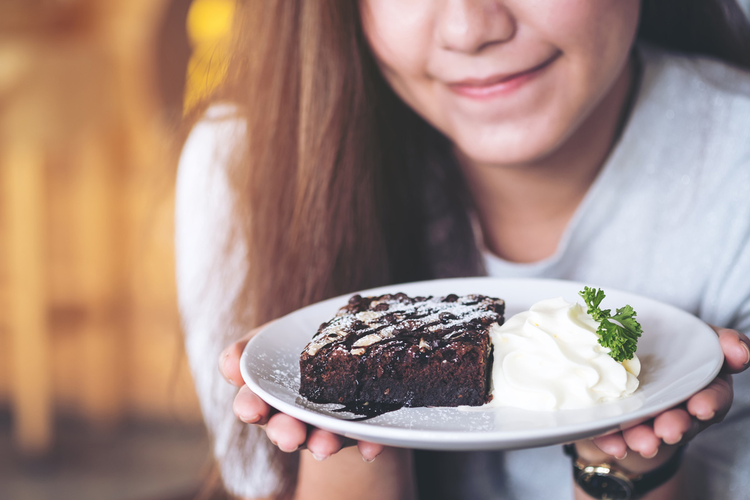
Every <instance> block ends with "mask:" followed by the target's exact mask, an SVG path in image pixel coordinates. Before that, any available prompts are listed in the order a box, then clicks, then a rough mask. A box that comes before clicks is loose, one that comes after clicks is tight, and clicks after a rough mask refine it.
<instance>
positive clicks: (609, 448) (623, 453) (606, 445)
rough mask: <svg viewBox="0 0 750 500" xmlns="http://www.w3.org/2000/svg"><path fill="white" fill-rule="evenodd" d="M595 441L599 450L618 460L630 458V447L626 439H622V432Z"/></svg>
mask: <svg viewBox="0 0 750 500" xmlns="http://www.w3.org/2000/svg"><path fill="white" fill-rule="evenodd" d="M593 441H594V444H595V445H596V446H597V448H599V449H600V450H602V451H603V452H604V453H606V454H607V455H612V456H613V457H615V458H617V459H618V460H623V459H624V458H625V457H627V456H628V445H627V443H625V438H623V437H622V432H615V433H613V434H607V435H606V436H599V437H595V438H594V439H593Z"/></svg>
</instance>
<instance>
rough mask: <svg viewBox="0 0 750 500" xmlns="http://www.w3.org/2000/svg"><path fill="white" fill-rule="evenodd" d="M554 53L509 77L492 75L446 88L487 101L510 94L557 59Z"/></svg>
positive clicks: (468, 79) (455, 83)
mask: <svg viewBox="0 0 750 500" xmlns="http://www.w3.org/2000/svg"><path fill="white" fill-rule="evenodd" d="M559 56H560V53H559V52H558V53H556V54H555V55H554V56H552V57H550V58H549V59H547V60H546V61H544V62H543V63H541V64H538V65H537V66H534V67H533V68H530V69H528V70H525V71H521V72H519V73H513V74H510V75H494V76H491V77H488V78H482V79H473V78H467V79H465V80H461V81H459V82H453V83H449V84H448V88H449V89H451V90H452V91H453V92H455V93H456V94H458V95H462V96H465V97H471V98H473V99H488V98H491V97H495V96H497V95H500V94H505V93H508V92H512V91H513V90H515V89H517V88H519V87H521V86H522V85H523V84H524V83H526V82H528V81H529V80H532V79H534V78H535V77H537V76H538V75H540V74H541V73H542V72H543V71H544V70H545V69H546V68H548V67H549V66H550V65H551V64H552V63H553V62H554V61H555V60H556V59H557V58H558V57H559Z"/></svg>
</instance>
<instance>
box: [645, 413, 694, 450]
mask: <svg viewBox="0 0 750 500" xmlns="http://www.w3.org/2000/svg"><path fill="white" fill-rule="evenodd" d="M692 428H693V419H692V418H691V417H690V414H689V413H688V412H687V411H686V410H684V409H683V408H672V409H671V410H668V411H665V412H664V413H662V414H661V415H659V416H658V417H656V418H655V419H654V434H655V435H656V437H658V438H660V439H661V440H662V441H664V442H665V443H666V444H677V443H679V442H680V441H682V439H683V438H684V437H686V435H688V436H687V437H692V436H689V434H690V432H689V431H690V430H691V429H692Z"/></svg>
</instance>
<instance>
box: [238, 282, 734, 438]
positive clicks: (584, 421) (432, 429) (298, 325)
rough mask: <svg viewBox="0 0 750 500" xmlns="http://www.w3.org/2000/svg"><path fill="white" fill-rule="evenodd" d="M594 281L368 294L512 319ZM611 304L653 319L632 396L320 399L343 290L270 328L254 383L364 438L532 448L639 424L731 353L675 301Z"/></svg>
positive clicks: (262, 339)
mask: <svg viewBox="0 0 750 500" xmlns="http://www.w3.org/2000/svg"><path fill="white" fill-rule="evenodd" d="M583 287H584V284H582V283H575V282H570V281H556V280H530V279H494V278H465V279H450V280H435V281H423V282H419V283H408V284H402V285H395V286H387V287H382V288H377V289H372V290H366V291H363V292H360V293H361V294H362V295H380V294H383V293H396V292H404V293H406V294H408V295H412V296H415V295H423V296H424V295H435V296H442V295H448V294H451V293H455V294H457V295H465V294H472V293H475V294H483V295H489V296H492V297H499V298H502V299H504V300H505V303H506V312H505V317H506V318H509V317H511V316H512V315H514V314H516V313H519V312H522V311H525V310H527V309H528V308H529V307H530V306H531V305H532V304H534V303H535V302H538V301H540V300H544V299H549V298H554V297H563V298H565V299H566V300H568V301H569V302H574V301H578V302H581V303H582V302H583V299H580V297H579V296H578V292H579V290H582V289H583ZM604 291H605V293H606V294H607V297H606V298H605V299H604V302H603V303H602V308H611V309H614V308H617V307H622V306H623V305H625V304H630V305H632V306H633V308H634V309H635V310H636V311H637V313H638V320H639V321H640V323H641V324H642V325H643V332H644V333H643V336H642V337H641V339H640V341H639V343H638V353H637V354H638V357H639V358H640V359H641V364H642V371H641V375H640V376H639V379H640V387H639V388H638V390H637V391H636V392H635V393H634V394H633V395H632V396H630V397H627V398H624V399H620V400H617V401H614V402H610V403H604V404H600V405H597V406H594V407H591V408H586V409H582V410H560V411H551V412H547V411H539V412H535V411H528V410H521V409H514V408H484V407H472V408H469V407H458V408H402V409H400V410H397V411H393V412H390V413H385V414H383V415H380V416H377V417H375V418H372V419H369V420H364V421H353V420H352V419H353V418H356V416H355V415H352V414H350V413H345V412H334V411H333V410H336V409H338V408H341V405H336V404H316V403H312V402H310V401H308V400H307V399H305V398H303V397H302V396H300V395H299V392H298V389H299V355H300V353H301V352H302V350H303V349H304V347H305V345H306V344H307V343H308V342H309V341H310V339H311V338H312V336H313V334H314V333H315V332H316V331H317V329H318V326H320V324H321V323H323V322H324V321H327V320H328V319H330V318H331V317H332V316H333V315H334V314H335V313H336V311H337V310H338V308H339V307H341V306H343V305H345V304H346V303H347V300H348V297H349V296H350V295H347V296H342V297H337V298H334V299H330V300H326V301H324V302H320V303H318V304H314V305H311V306H308V307H305V308H303V309H300V310H298V311H295V312H293V313H291V314H289V315H287V316H284V317H283V318H280V319H278V320H276V321H274V322H273V323H271V324H269V325H268V326H266V327H265V328H264V329H263V330H262V331H260V332H259V333H258V334H257V335H256V336H255V337H254V338H253V339H252V340H251V341H250V342H249V343H248V345H247V348H246V349H245V352H244V353H243V355H242V359H241V369H242V376H243V377H244V379H245V382H246V383H247V385H248V386H249V387H250V388H251V389H252V390H253V391H254V392H255V393H256V394H258V395H259V396H260V397H261V398H262V399H263V400H264V401H266V402H267V403H268V404H270V405H271V406H273V407H274V408H277V409H278V410H279V411H282V412H284V413H287V414H288V415H291V416H293V417H295V418H297V419H299V420H302V421H304V422H307V423H308V424H310V425H313V426H316V427H320V428H322V429H326V430H329V431H331V432H335V433H337V434H341V435H344V436H347V437H350V438H354V439H364V440H367V441H372V442H377V443H382V444H386V445H390V446H401V447H408V448H420V449H432V450H491V449H517V448H531V447H535V446H545V445H552V444H559V443H565V442H569V441H573V440H576V439H583V438H587V437H593V436H597V435H601V434H605V433H607V432H610V431H612V430H617V429H625V428H628V427H631V426H633V425H635V424H637V423H639V422H641V421H643V420H645V419H648V418H650V417H653V416H654V415H656V414H658V413H660V412H661V411H663V410H665V409H667V408H670V407H672V406H675V405H677V404H679V403H681V402H683V401H685V400H686V399H687V398H689V397H690V396H691V395H692V394H694V393H695V392H697V391H699V390H700V389H702V388H703V387H705V386H706V385H707V384H708V383H709V382H710V381H711V380H713V378H714V377H715V376H716V375H717V373H718V372H719V369H720V368H721V365H722V361H723V356H722V352H721V347H720V346H719V341H718V339H717V337H716V334H715V333H714V332H713V330H712V329H711V328H710V327H709V326H708V325H706V323H704V322H703V321H701V320H699V319H698V318H696V317H695V316H692V315H691V314H688V313H686V312H685V311H682V310H680V309H677V308H675V307H673V306H670V305H667V304H664V303H661V302H657V301H655V300H651V299H648V298H645V297H641V296H638V295H634V294H631V293H626V292H621V291H617V290H614V289H606V290H604Z"/></svg>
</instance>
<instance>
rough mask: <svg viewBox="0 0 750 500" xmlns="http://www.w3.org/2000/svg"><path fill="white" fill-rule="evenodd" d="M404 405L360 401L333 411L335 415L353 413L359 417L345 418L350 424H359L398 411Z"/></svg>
mask: <svg viewBox="0 0 750 500" xmlns="http://www.w3.org/2000/svg"><path fill="white" fill-rule="evenodd" d="M403 407H404V405H402V404H399V403H370V402H366V401H365V402H362V401H353V402H351V403H347V404H345V405H344V406H343V407H341V408H338V409H336V410H333V411H334V412H335V413H342V412H347V413H353V414H355V415H361V416H360V417H357V418H347V419H345V420H349V421H351V422H360V421H362V420H370V419H371V418H375V417H379V416H380V415H383V414H384V413H389V412H392V411H396V410H400V409H401V408H403Z"/></svg>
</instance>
